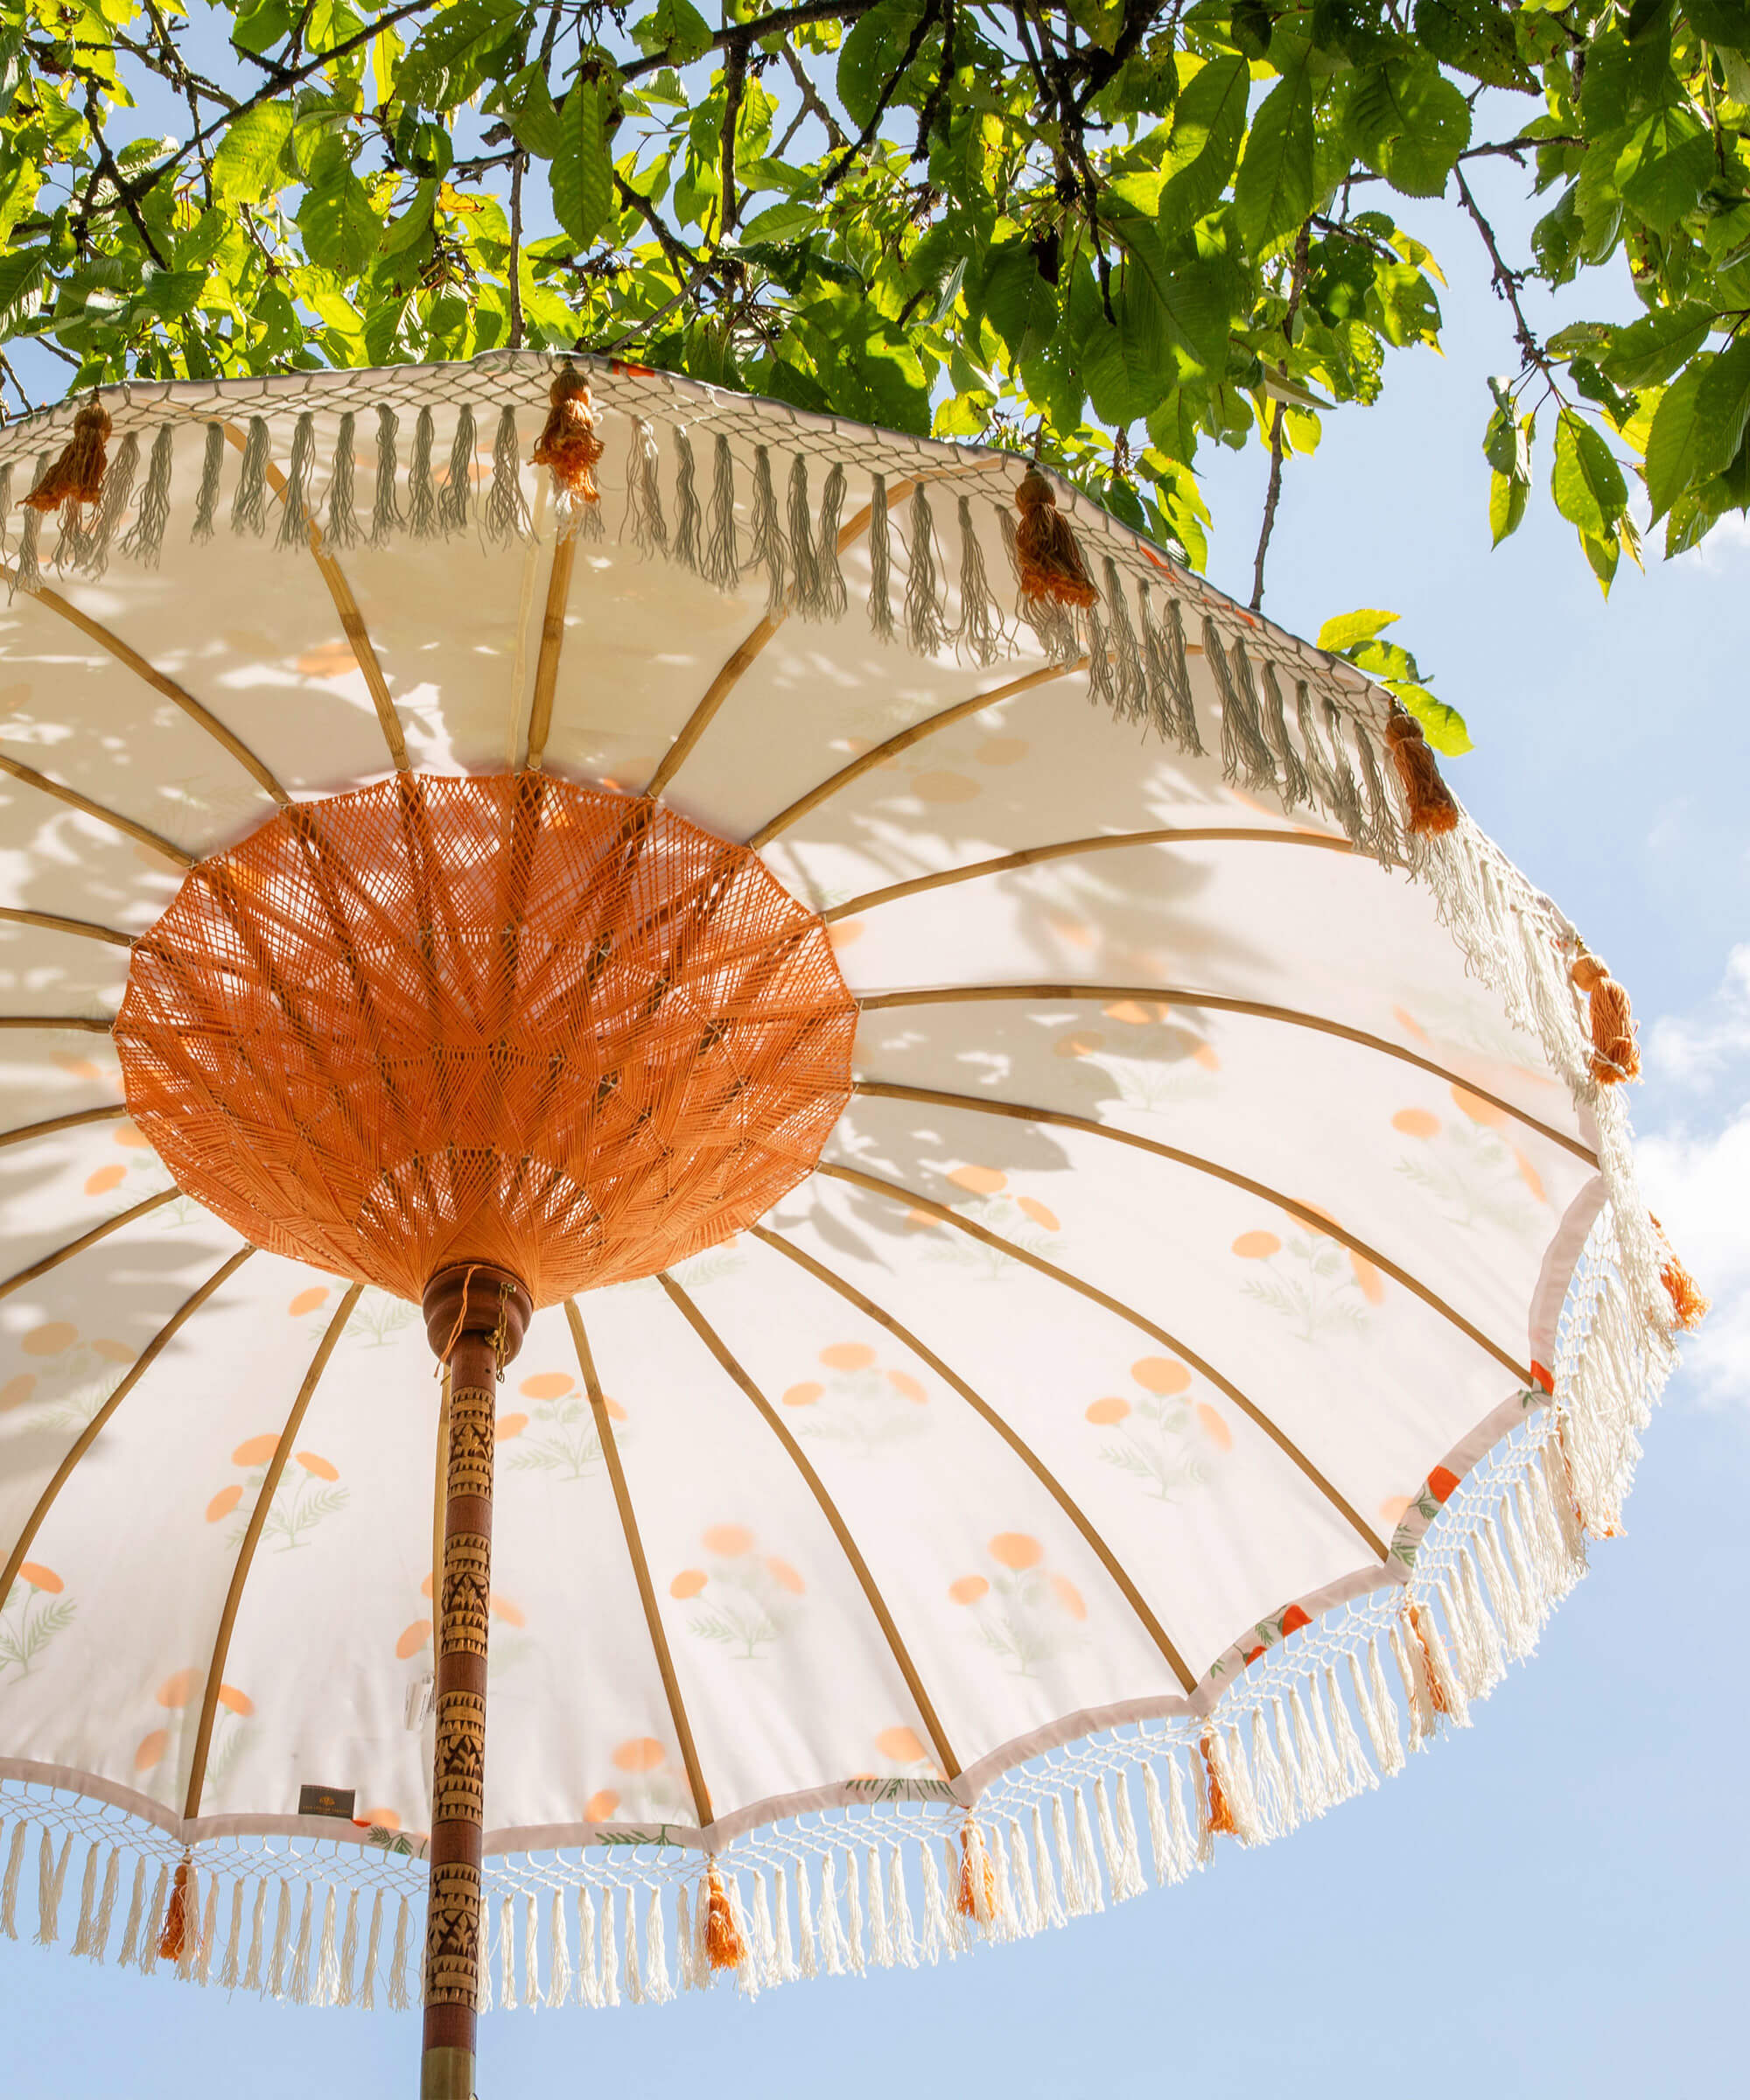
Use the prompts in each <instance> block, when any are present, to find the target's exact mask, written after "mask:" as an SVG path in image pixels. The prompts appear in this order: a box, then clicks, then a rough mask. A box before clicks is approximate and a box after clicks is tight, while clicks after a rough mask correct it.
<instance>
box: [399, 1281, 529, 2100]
mask: <svg viewBox="0 0 1750 2100" xmlns="http://www.w3.org/2000/svg"><path fill="white" fill-rule="evenodd" d="M533 1310H534V1308H533V1306H532V1304H531V1302H530V1299H529V1296H528V1292H527V1291H526V1290H525V1289H524V1288H523V1286H522V1285H521V1283H520V1282H519V1281H518V1279H517V1278H515V1277H514V1276H512V1275H511V1274H510V1273H509V1271H507V1270H502V1269H495V1268H493V1267H492V1266H490V1265H489V1264H486V1263H478V1262H477V1263H468V1264H458V1265H457V1266H455V1267H452V1268H450V1269H445V1270H443V1271H439V1273H438V1274H437V1275H436V1276H434V1277H433V1278H432V1279H431V1281H430V1284H429V1285H427V1286H426V1291H425V1298H424V1302H423V1312H424V1314H425V1332H426V1335H427V1338H428V1339H429V1340H430V1344H431V1348H432V1353H433V1355H436V1356H437V1359H438V1361H439V1362H441V1363H443V1364H444V1365H445V1366H446V1367H447V1369H448V1370H449V1373H450V1382H449V1390H450V1423H449V1437H448V1447H447V1450H446V1452H445V1455H444V1491H445V1492H444V1558H443V1567H442V1570H441V1572H440V1579H439V1587H438V1593H437V1638H436V1649H437V1656H436V1661H437V1684H436V1695H437V1747H436V1749H435V1750H434V1752H433V1755H432V1768H431V1845H430V1862H431V1878H430V1889H429V1893H428V1895H427V1901H426V1920H425V1984H424V1996H425V2051H424V2059H423V2068H422V2069H421V2073H420V2100H472V2094H473V2077H474V2045H475V2031H476V2026H477V2022H478V2006H479V1983H480V1961H481V1942H482V1921H483V1915H484V1914H483V1910H482V1906H481V1900H480V1857H481V1852H480V1848H481V1839H482V1837H483V1834H484V1831H485V1828H486V1642H487V1631H488V1628H489V1625H490V1612H491V1600H492V1504H493V1440H494V1432H495V1428H496V1418H497V1412H498V1382H499V1380H500V1378H501V1377H502V1376H504V1370H505V1367H506V1365H507V1364H508V1363H509V1362H511V1360H512V1358H513V1357H514V1356H515V1355H516V1353H517V1351H518V1350H519V1349H520V1348H521V1346H522V1337H523V1335H524V1334H525V1333H526V1332H527V1330H528V1321H529V1318H530V1316H531V1314H532V1313H533Z"/></svg>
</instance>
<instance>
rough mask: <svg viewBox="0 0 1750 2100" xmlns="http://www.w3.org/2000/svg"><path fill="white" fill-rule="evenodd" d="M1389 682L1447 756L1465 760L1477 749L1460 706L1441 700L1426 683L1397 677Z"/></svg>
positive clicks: (1441, 752) (1440, 752) (1441, 751)
mask: <svg viewBox="0 0 1750 2100" xmlns="http://www.w3.org/2000/svg"><path fill="white" fill-rule="evenodd" d="M1386 683H1388V684H1389V685H1390V688H1391V690H1392V691H1393V693H1394V694H1396V695H1397V698H1398V700H1399V701H1400V702H1401V703H1402V704H1403V707H1404V712H1405V713H1406V714H1411V715H1414V716H1415V718H1416V719H1417V720H1418V722H1419V723H1420V724H1421V725H1422V733H1423V735H1424V736H1425V737H1426V738H1427V739H1428V741H1429V742H1430V743H1431V744H1432V746H1434V748H1435V750H1436V751H1438V752H1439V754H1440V756H1441V757H1442V758H1443V759H1461V758H1463V756H1464V755H1465V753H1467V751H1474V750H1475V749H1476V746H1475V745H1474V744H1473V743H1472V742H1471V732H1470V728H1469V725H1467V722H1466V720H1465V718H1464V717H1463V716H1462V715H1461V714H1460V712H1459V711H1458V709H1457V708H1455V707H1448V706H1447V705H1446V702H1445V701H1444V700H1437V699H1436V698H1435V697H1434V696H1433V694H1432V693H1431V692H1429V691H1428V690H1427V689H1426V688H1425V686H1420V685H1415V684H1411V683H1409V682H1408V681H1407V680H1404V679H1396V678H1394V679H1388V680H1387V681H1386Z"/></svg>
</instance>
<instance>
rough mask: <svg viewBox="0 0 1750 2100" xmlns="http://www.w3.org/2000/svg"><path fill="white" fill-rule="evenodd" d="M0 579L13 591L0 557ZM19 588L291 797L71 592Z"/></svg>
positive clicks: (276, 793) (268, 790)
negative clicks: (75, 601) (77, 602)
mask: <svg viewBox="0 0 1750 2100" xmlns="http://www.w3.org/2000/svg"><path fill="white" fill-rule="evenodd" d="M0 579H4V581H5V582H6V583H7V584H9V585H11V587H12V588H13V589H14V590H15V591H16V590H17V589H18V585H19V583H20V578H19V576H18V570H15V569H11V568H9V567H7V565H6V564H5V563H4V562H0ZM24 588H25V596H26V597H27V598H33V599H34V600H35V601H36V603H37V604H38V605H39V606H42V607H43V609H44V610H45V612H48V613H53V614H55V615H56V616H57V617H58V618H59V619H61V620H66V621H67V622H68V624H69V625H71V626H72V627H76V628H77V629H78V630H79V632H80V633H81V634H83V635H84V636H85V637H86V639H87V640H88V641H95V643H96V644H97V646H98V648H101V649H102V650H103V651H105V653H106V654H107V655H111V656H113V657H114V658H115V659H116V662H117V663H119V664H121V665H122V666H123V668H124V669H127V670H130V671H131V672H132V673H133V674H134V676H136V677H137V678H139V679H141V680H143V681H144V683H146V684H147V685H149V686H150V687H151V689H152V690H153V691H154V692H155V693H161V694H162V695H163V696H164V697H165V699H166V700H169V701H171V702H172V704H174V705H175V706H177V707H179V708H180V709H181V711H182V712H183V713H184V714H185V715H186V716H187V717H188V718H189V720H190V721H191V722H193V724H194V725H195V726H196V727H197V728H198V729H200V730H201V731H203V732H205V733H206V734H207V736H209V737H211V738H212V739H213V741H214V743H215V744H217V745H219V746H221V748H222V749H223V750H225V751H226V752H228V753H229V754H230V755H231V757H232V758H234V759H235V760H236V761H237V763H238V764H239V765H240V766H241V767H242V768H243V769H244V771H245V772H246V773H247V774H248V775H249V777H250V778H251V779H252V780H253V781H255V784H256V786H257V787H258V788H262V791H263V792H264V793H265V794H267V795H271V796H272V797H273V799H274V801H275V802H280V803H285V802H290V800H291V797H290V795H288V794H287V793H286V791H285V789H284V788H282V787H281V786H280V784H279V782H278V781H277V780H276V779H275V777H274V775H273V774H272V773H270V772H269V769H268V767H266V766H264V765H263V764H262V761H261V760H260V759H258V758H257V757H256V756H255V753H254V752H253V751H251V750H250V749H249V747H248V745H247V744H245V743H244V741H243V739H242V738H241V737H240V736H238V735H237V733H236V732H235V730H230V729H228V728H227V727H226V726H225V725H224V724H223V723H222V722H221V720H220V719H219V718H218V717H217V716H216V715H215V714H214V713H213V712H212V711H211V710H210V709H207V708H206V707H203V706H202V705H201V704H200V701H199V700H197V699H196V698H195V697H194V696H193V693H191V692H190V691H188V690H187V689H186V687H184V686H181V685H179V684H178V683H177V681H176V680H175V679H174V678H172V677H170V676H167V675H166V674H165V672H163V671H161V670H159V669H158V666H157V665H156V664H154V663H153V662H151V660H150V659H149V658H147V657H144V656H143V655H141V654H140V652H139V651H138V650H137V649H136V648H133V647H132V646H131V644H130V643H128V642H125V641H123V639H122V637H121V636H120V635H119V634H116V633H115V632H114V630H113V629H112V628H109V627H105V626H104V625H103V623H102V620H94V619H93V618H92V617H91V615H90V614H89V613H86V612H83V611H81V608H80V607H79V606H75V605H74V604H73V601H72V599H71V598H63V597H62V596H61V594H60V592H59V591H52V590H51V589H50V588H49V587H48V585H47V584H45V583H42V582H40V581H38V583H36V584H25V586H24Z"/></svg>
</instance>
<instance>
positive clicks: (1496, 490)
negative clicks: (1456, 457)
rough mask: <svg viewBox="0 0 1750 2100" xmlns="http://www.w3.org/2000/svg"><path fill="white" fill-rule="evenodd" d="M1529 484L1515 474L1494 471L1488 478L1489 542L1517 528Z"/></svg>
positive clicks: (1527, 498) (1500, 540)
mask: <svg viewBox="0 0 1750 2100" xmlns="http://www.w3.org/2000/svg"><path fill="white" fill-rule="evenodd" d="M1530 494H1531V484H1530V481H1529V480H1527V479H1522V478H1521V477H1520V476H1519V475H1517V474H1502V473H1494V474H1491V475H1490V476H1489V478H1488V529H1489V535H1490V541H1491V544H1492V545H1494V546H1496V547H1499V546H1500V544H1501V542H1502V541H1503V540H1504V539H1507V538H1509V536H1510V535H1512V534H1514V533H1516V532H1517V531H1518V529H1519V526H1520V521H1521V520H1522V519H1523V517H1524V515H1525V506H1526V503H1527V502H1528V501H1529V500H1530Z"/></svg>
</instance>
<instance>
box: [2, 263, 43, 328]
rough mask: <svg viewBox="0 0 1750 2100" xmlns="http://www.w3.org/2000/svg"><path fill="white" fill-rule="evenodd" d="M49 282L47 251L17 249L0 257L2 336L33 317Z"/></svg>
mask: <svg viewBox="0 0 1750 2100" xmlns="http://www.w3.org/2000/svg"><path fill="white" fill-rule="evenodd" d="M48 280H49V251H48V250H47V248H14V249H12V251H11V254H10V255H0V335H4V334H9V333H11V331H12V329H13V328H15V327H16V326H17V325H18V322H20V321H21V320H27V319H28V318H30V316H31V314H33V313H34V312H35V311H36V310H37V307H38V303H39V302H40V300H41V298H42V294H43V288H44V286H45V285H46V284H47V283H48Z"/></svg>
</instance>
